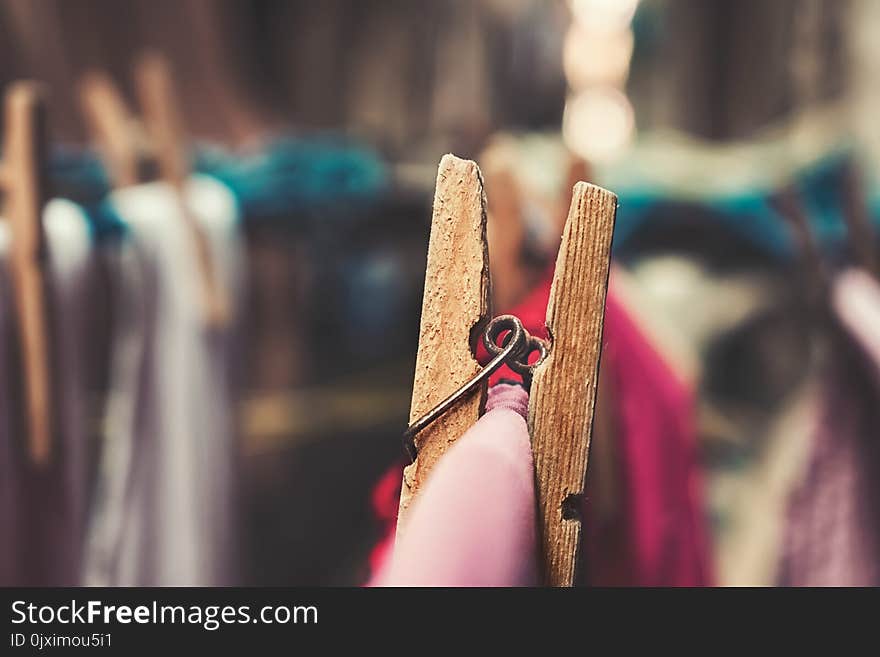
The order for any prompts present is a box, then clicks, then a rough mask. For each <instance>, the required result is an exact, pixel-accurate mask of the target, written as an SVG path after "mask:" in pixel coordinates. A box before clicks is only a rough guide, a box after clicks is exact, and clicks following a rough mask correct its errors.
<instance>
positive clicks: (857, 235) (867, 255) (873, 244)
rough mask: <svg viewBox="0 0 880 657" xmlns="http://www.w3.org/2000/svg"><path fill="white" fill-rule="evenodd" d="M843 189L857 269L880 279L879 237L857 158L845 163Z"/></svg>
mask: <svg viewBox="0 0 880 657" xmlns="http://www.w3.org/2000/svg"><path fill="white" fill-rule="evenodd" d="M843 187H844V189H843V204H844V208H843V218H844V221H845V222H846V230H847V237H848V241H849V246H850V250H851V252H852V256H853V259H854V260H855V263H856V264H857V265H859V266H860V267H862V268H864V269H865V271H867V272H869V273H871V274H872V275H874V276H875V277H876V276H878V275H880V260H878V258H877V235H876V233H875V230H874V226H873V225H871V215H870V212H869V210H868V203H867V198H866V196H865V189H864V184H863V182H862V175H861V172H860V171H859V167H858V162H857V160H856V159H855V158H851V159H849V160H848V161H847V162H846V165H845V170H844V175H843Z"/></svg>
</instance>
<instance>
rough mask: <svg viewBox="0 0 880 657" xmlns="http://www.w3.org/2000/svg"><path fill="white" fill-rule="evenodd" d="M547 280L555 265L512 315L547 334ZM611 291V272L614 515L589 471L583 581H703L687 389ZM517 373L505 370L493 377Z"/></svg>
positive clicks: (608, 317)
mask: <svg viewBox="0 0 880 657" xmlns="http://www.w3.org/2000/svg"><path fill="white" fill-rule="evenodd" d="M552 281H553V270H552V269H551V270H549V271H548V272H547V274H546V275H545V277H544V280H543V281H542V283H541V284H540V285H539V286H538V287H537V288H535V290H533V291H532V292H531V293H530V294H529V296H528V297H527V298H526V299H525V300H524V301H523V303H522V304H521V305H520V306H518V307H517V308H515V309H513V310H512V311H511V312H512V314H514V315H516V316H517V317H519V318H520V320H521V321H522V322H523V325H524V326H525V327H526V330H527V331H529V333H531V334H533V335H537V336H540V337H545V338H546V337H547V332H546V328H545V326H544V321H545V317H546V312H547V302H548V300H549V299H550V286H551V283H552ZM614 288H615V285H614V271H613V269H612V273H611V284H610V290H609V293H608V298H607V301H606V304H605V331H604V338H605V339H604V342H605V344H604V349H603V352H602V362H601V367H602V369H603V372H604V373H605V376H604V378H605V383H606V384H607V385H608V386H610V390H605V391H604V392H605V393H607V394H609V395H610V400H611V404H610V408H611V412H612V413H613V414H614V416H615V417H614V426H615V427H616V429H617V434H616V436H614V444H613V447H612V449H613V450H614V451H615V452H616V454H617V458H616V463H615V464H614V467H615V471H614V472H613V473H612V479H613V481H615V482H616V484H617V485H616V490H615V495H616V498H617V499H616V500H615V503H614V504H613V505H612V506H613V507H614V508H615V509H616V513H615V514H614V515H613V516H610V517H603V516H602V515H601V513H600V509H601V508H602V507H603V505H602V504H600V499H599V498H600V492H599V491H598V490H597V487H596V486H595V485H593V484H594V482H595V481H596V478H595V477H591V476H590V474H589V472H588V474H587V490H586V493H587V494H586V499H585V508H584V524H585V527H584V547H583V551H584V553H585V554H584V555H583V562H584V566H585V567H584V568H583V569H582V576H583V578H584V582H583V583H589V584H596V585H606V586H627V585H631V586H705V585H708V584H710V583H711V581H712V578H711V572H710V571H711V567H710V561H711V560H710V546H709V539H708V536H709V534H708V528H707V527H706V521H705V518H704V517H703V498H702V481H701V476H700V470H699V463H698V459H697V457H698V455H697V439H696V426H695V424H694V398H693V394H692V392H691V391H690V390H688V389H687V388H686V387H685V386H684V384H683V383H681V382H680V381H679V380H678V378H677V377H676V376H675V374H674V372H673V371H672V370H671V369H670V368H669V366H668V365H667V364H666V363H665V361H664V360H663V359H662V357H661V356H660V355H659V354H658V353H657V351H656V350H655V349H654V347H653V346H652V345H651V344H650V343H649V342H648V340H647V339H646V337H645V336H644V334H643V333H642V331H641V329H640V328H639V327H638V326H637V325H636V323H635V322H634V320H633V319H632V317H630V314H629V312H628V311H627V310H626V308H625V307H624V306H623V305H622V304H621V303H620V302H619V301H618V300H617V297H616V295H615V293H614ZM480 346H481V347H482V345H480ZM478 357H479V358H481V359H482V360H481V362H484V361H485V360H486V359H488V354H487V353H486V352H485V351H479V352H478ZM515 377H516V375H515V374H514V373H513V372H512V371H510V370H509V369H507V368H506V367H504V368H501V369H500V370H499V371H498V372H496V373H495V375H494V376H493V377H492V379H491V381H498V380H502V379H508V378H515ZM588 467H589V470H590V471H593V472H595V470H596V469H598V468H603V467H610V466H609V465H608V464H603V463H601V462H599V460H598V459H596V458H593V457H591V459H590V462H589V466H588ZM605 506H608V505H605Z"/></svg>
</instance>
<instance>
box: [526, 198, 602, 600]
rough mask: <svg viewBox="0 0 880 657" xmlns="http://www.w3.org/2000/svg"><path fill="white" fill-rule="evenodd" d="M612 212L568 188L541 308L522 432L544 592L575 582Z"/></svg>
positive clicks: (596, 200) (596, 199)
mask: <svg viewBox="0 0 880 657" xmlns="http://www.w3.org/2000/svg"><path fill="white" fill-rule="evenodd" d="M616 209H617V197H616V196H615V195H614V194H612V193H611V192H608V191H606V190H604V189H602V188H601V187H596V186H595V185H589V184H587V183H578V184H576V185H575V187H574V192H573V196H572V201H571V207H570V209H569V213H568V220H567V222H566V224H565V230H564V232H563V235H562V244H561V245H560V248H559V255H558V257H557V260H556V273H555V275H554V277H553V286H552V288H551V291H550V302H549V304H548V306H547V328H548V329H549V332H550V337H551V339H552V345H551V349H550V353H549V355H548V357H547V359H546V360H545V361H544V362H543V363H542V364H541V365H539V366H538V367H537V368H536V371H535V373H534V378H533V381H532V389H531V394H530V402H529V431H530V434H531V439H532V452H533V455H534V459H535V477H536V481H537V489H538V522H539V532H540V536H541V546H542V552H543V558H544V573H545V578H544V579H545V583H546V584H548V585H551V586H571V585H572V584H573V583H574V579H575V570H576V566H577V558H578V549H579V545H580V537H581V519H580V510H581V501H582V496H583V491H584V477H585V475H586V469H587V453H588V449H589V443H590V433H591V429H592V422H593V409H594V406H595V400H596V388H597V379H598V376H597V372H598V365H599V356H600V353H601V350H602V325H603V321H604V315H605V294H606V292H607V289H608V267H609V260H610V254H611V236H612V232H613V229H614V217H615V213H616Z"/></svg>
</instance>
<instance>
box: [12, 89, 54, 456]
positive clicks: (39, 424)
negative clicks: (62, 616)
mask: <svg viewBox="0 0 880 657" xmlns="http://www.w3.org/2000/svg"><path fill="white" fill-rule="evenodd" d="M5 104H6V107H5V110H6V112H5V113H6V126H5V131H4V132H5V140H4V154H3V183H4V187H5V190H4V191H5V193H6V194H5V196H6V199H5V204H4V213H5V214H6V216H7V218H8V220H9V226H10V233H11V245H10V254H9V265H10V269H11V278H12V284H13V291H14V292H13V293H14V295H15V311H16V317H17V320H18V335H19V340H20V344H21V354H22V356H21V358H22V366H23V367H22V376H23V377H24V381H23V387H24V400H25V418H26V421H27V431H28V452H29V455H30V458H31V460H32V462H33V463H35V464H37V465H45V464H46V463H47V462H48V460H49V452H50V446H51V437H52V399H51V390H52V389H51V380H50V378H49V374H50V372H49V367H50V354H49V348H50V345H49V327H48V320H47V306H46V297H47V293H46V281H45V279H44V274H45V272H44V264H45V256H46V248H45V237H44V232H43V205H44V203H45V201H46V195H47V194H46V162H45V151H46V148H45V146H46V141H45V127H46V121H45V119H46V117H45V103H44V93H43V91H42V88H41V87H40V86H39V85H37V84H35V83H28V82H18V83H16V84H14V85H12V86H11V87H10V88H9V91H8V92H7V93H6V100H5Z"/></svg>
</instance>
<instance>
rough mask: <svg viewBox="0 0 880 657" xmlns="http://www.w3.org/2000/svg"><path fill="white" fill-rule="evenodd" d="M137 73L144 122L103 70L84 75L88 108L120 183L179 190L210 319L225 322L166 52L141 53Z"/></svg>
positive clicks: (84, 99)
mask: <svg viewBox="0 0 880 657" xmlns="http://www.w3.org/2000/svg"><path fill="white" fill-rule="evenodd" d="M134 78H135V87H136V91H137V95H138V99H139V103H140V105H141V108H142V110H143V117H144V118H143V121H140V120H138V119H137V118H135V117H134V116H133V114H132V113H131V112H130V111H129V109H128V107H127V106H126V103H125V101H124V99H123V98H122V96H121V94H120V93H119V92H118V91H117V89H116V87H115V85H114V84H113V82H112V81H111V80H110V78H109V77H107V76H106V75H104V74H103V73H90V74H88V75H87V76H86V77H85V78H84V79H83V83H82V86H81V93H80V100H81V103H82V106H83V109H84V111H85V114H86V116H87V118H88V121H89V124H90V126H91V128H92V130H93V132H94V133H95V135H96V136H97V139H98V142H99V143H100V145H101V148H102V150H103V151H104V153H105V158H106V159H107V162H108V168H109V169H110V172H111V175H112V177H113V179H114V184H115V185H116V186H117V187H126V186H128V185H134V184H139V183H143V182H149V181H150V180H155V179H160V180H162V181H164V182H166V183H167V184H168V185H169V186H171V188H172V189H173V190H174V191H175V194H176V197H177V200H178V202H179V209H180V213H181V215H182V216H183V218H184V221H185V222H186V224H187V228H188V230H190V231H191V233H192V236H193V243H194V244H195V247H196V258H197V259H198V270H199V278H200V283H201V288H202V299H203V315H204V319H205V324H206V325H207V326H209V327H219V326H223V325H224V324H226V322H227V321H228V318H229V306H228V300H227V296H226V290H225V288H224V287H223V285H221V282H220V280H219V279H218V277H217V276H216V275H215V272H214V263H213V261H212V258H211V253H210V248H209V245H208V242H207V237H206V235H205V234H204V232H203V231H202V230H201V228H200V227H199V225H198V222H197V220H196V218H195V217H194V216H193V214H192V212H191V211H190V209H189V207H188V206H187V204H186V202H185V200H184V191H185V189H184V188H185V184H186V180H187V178H188V177H189V174H190V169H191V167H190V162H189V158H188V156H187V152H186V149H185V147H184V145H183V144H184V143H185V135H184V129H183V120H182V118H181V115H180V112H179V111H178V109H177V106H176V103H175V102H174V92H173V83H172V79H171V72H170V67H169V65H168V63H167V61H166V60H165V59H164V58H163V57H162V56H160V55H157V54H153V53H148V54H145V55H143V56H141V57H140V58H138V60H137V62H136V64H135V72H134Z"/></svg>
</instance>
